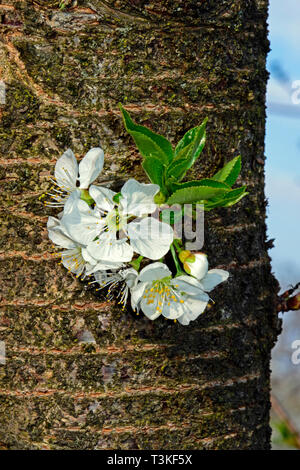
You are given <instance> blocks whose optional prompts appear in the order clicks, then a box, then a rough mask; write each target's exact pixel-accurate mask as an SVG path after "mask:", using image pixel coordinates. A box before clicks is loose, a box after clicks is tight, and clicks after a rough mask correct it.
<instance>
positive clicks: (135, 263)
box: [129, 255, 144, 271]
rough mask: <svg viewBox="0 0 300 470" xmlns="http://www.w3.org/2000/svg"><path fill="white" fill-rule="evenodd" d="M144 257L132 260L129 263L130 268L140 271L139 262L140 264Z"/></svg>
mask: <svg viewBox="0 0 300 470" xmlns="http://www.w3.org/2000/svg"><path fill="white" fill-rule="evenodd" d="M143 258H144V257H143V256H142V255H141V256H139V257H138V258H137V259H134V260H133V261H131V262H130V263H129V264H131V266H132V267H133V268H134V269H135V270H136V271H139V269H140V265H141V262H142V259H143Z"/></svg>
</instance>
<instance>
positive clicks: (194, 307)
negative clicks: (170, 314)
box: [178, 297, 207, 325]
mask: <svg viewBox="0 0 300 470" xmlns="http://www.w3.org/2000/svg"><path fill="white" fill-rule="evenodd" d="M206 306H207V302H203V301H202V300H196V299H195V298H191V297H189V298H188V299H187V300H186V301H185V312H184V314H183V315H182V316H181V317H179V318H178V321H179V323H181V324H182V325H189V323H190V322H191V321H193V320H196V318H198V317H199V315H201V313H203V312H204V310H205V309H206Z"/></svg>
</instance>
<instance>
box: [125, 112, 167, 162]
mask: <svg viewBox="0 0 300 470" xmlns="http://www.w3.org/2000/svg"><path fill="white" fill-rule="evenodd" d="M119 107H120V110H121V112H122V116H123V120H124V125H125V128H126V130H127V131H128V132H129V134H130V135H131V136H132V137H133V140H134V141H135V143H136V145H137V147H138V149H139V151H140V153H141V154H142V156H143V157H156V158H158V159H159V160H161V161H162V163H163V164H164V165H168V164H169V163H170V162H171V161H172V159H173V156H174V152H173V149H172V145H171V144H170V142H169V141H168V140H167V139H166V138H165V137H163V136H162V135H159V134H155V133H154V132H152V131H151V130H150V129H148V128H147V127H144V126H140V125H138V124H135V123H134V122H133V121H132V119H131V117H130V115H129V113H128V112H127V111H126V110H125V109H124V108H123V106H122V105H121V104H120V103H119Z"/></svg>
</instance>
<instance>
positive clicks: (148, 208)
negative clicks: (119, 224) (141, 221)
mask: <svg viewBox="0 0 300 470" xmlns="http://www.w3.org/2000/svg"><path fill="white" fill-rule="evenodd" d="M158 191H159V186H158V185H157V184H145V183H139V182H138V181H136V180H134V179H130V180H128V181H127V182H126V183H125V184H124V186H123V187H122V189H121V194H122V196H123V198H122V199H121V206H122V212H124V213H125V214H131V215H136V216H138V217H140V216H141V215H146V214H152V212H154V211H155V210H156V207H157V206H156V204H155V203H154V196H155V194H157V193H158Z"/></svg>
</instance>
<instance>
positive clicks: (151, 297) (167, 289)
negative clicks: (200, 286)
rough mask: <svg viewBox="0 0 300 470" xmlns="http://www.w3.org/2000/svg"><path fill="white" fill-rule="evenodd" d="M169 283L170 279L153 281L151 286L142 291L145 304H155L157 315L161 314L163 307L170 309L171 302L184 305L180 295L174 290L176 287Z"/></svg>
mask: <svg viewBox="0 0 300 470" xmlns="http://www.w3.org/2000/svg"><path fill="white" fill-rule="evenodd" d="M170 281H171V277H165V278H164V279H160V280H159V281H153V282H152V286H151V287H150V288H147V289H145V291H144V299H147V300H146V302H147V304H148V305H149V304H154V302H157V306H156V310H157V312H159V313H162V310H163V307H164V306H165V307H170V305H171V302H180V303H184V300H183V298H182V295H181V293H180V292H179V291H178V290H177V289H176V287H178V286H176V285H175V286H172V285H171V284H170Z"/></svg>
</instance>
